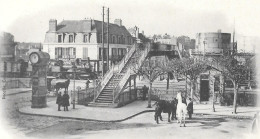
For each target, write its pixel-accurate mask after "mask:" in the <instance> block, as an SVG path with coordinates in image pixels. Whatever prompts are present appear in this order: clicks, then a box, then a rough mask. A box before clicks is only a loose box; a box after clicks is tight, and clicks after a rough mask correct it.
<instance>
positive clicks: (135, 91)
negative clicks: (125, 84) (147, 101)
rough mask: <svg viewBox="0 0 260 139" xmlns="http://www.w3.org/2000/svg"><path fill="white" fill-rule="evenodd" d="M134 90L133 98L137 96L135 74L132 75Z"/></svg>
mask: <svg viewBox="0 0 260 139" xmlns="http://www.w3.org/2000/svg"><path fill="white" fill-rule="evenodd" d="M134 90H135V92H134V94H135V95H134V96H135V99H136V98H137V90H136V76H135V77H134Z"/></svg>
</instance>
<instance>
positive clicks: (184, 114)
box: [183, 113, 186, 127]
mask: <svg viewBox="0 0 260 139" xmlns="http://www.w3.org/2000/svg"><path fill="white" fill-rule="evenodd" d="M185 117H186V113H183V122H184V127H185Z"/></svg>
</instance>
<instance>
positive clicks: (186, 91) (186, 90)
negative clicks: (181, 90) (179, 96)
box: [185, 73, 188, 98]
mask: <svg viewBox="0 0 260 139" xmlns="http://www.w3.org/2000/svg"><path fill="white" fill-rule="evenodd" d="M187 83H188V82H187V75H186V73H185V97H186V98H187V93H188V89H187Z"/></svg>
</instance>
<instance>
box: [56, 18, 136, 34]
mask: <svg viewBox="0 0 260 139" xmlns="http://www.w3.org/2000/svg"><path fill="white" fill-rule="evenodd" d="M85 21H86V20H63V21H62V22H60V23H59V24H58V25H57V31H56V32H58V33H79V32H97V33H99V34H101V32H102V21H97V20H92V28H91V30H90V28H89V27H85V26H90V24H91V22H90V20H88V21H89V22H85ZM84 22H85V24H84ZM106 26H107V24H106V23H105V24H104V30H105V32H106ZM109 34H114V35H124V36H131V35H130V33H129V32H128V30H127V29H126V28H125V27H124V26H118V25H117V24H111V23H110V24H109Z"/></svg>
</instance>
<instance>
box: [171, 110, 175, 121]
mask: <svg viewBox="0 0 260 139" xmlns="http://www.w3.org/2000/svg"><path fill="white" fill-rule="evenodd" d="M171 113H172V117H171V120H172V121H173V120H174V119H173V111H172V112H171Z"/></svg>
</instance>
